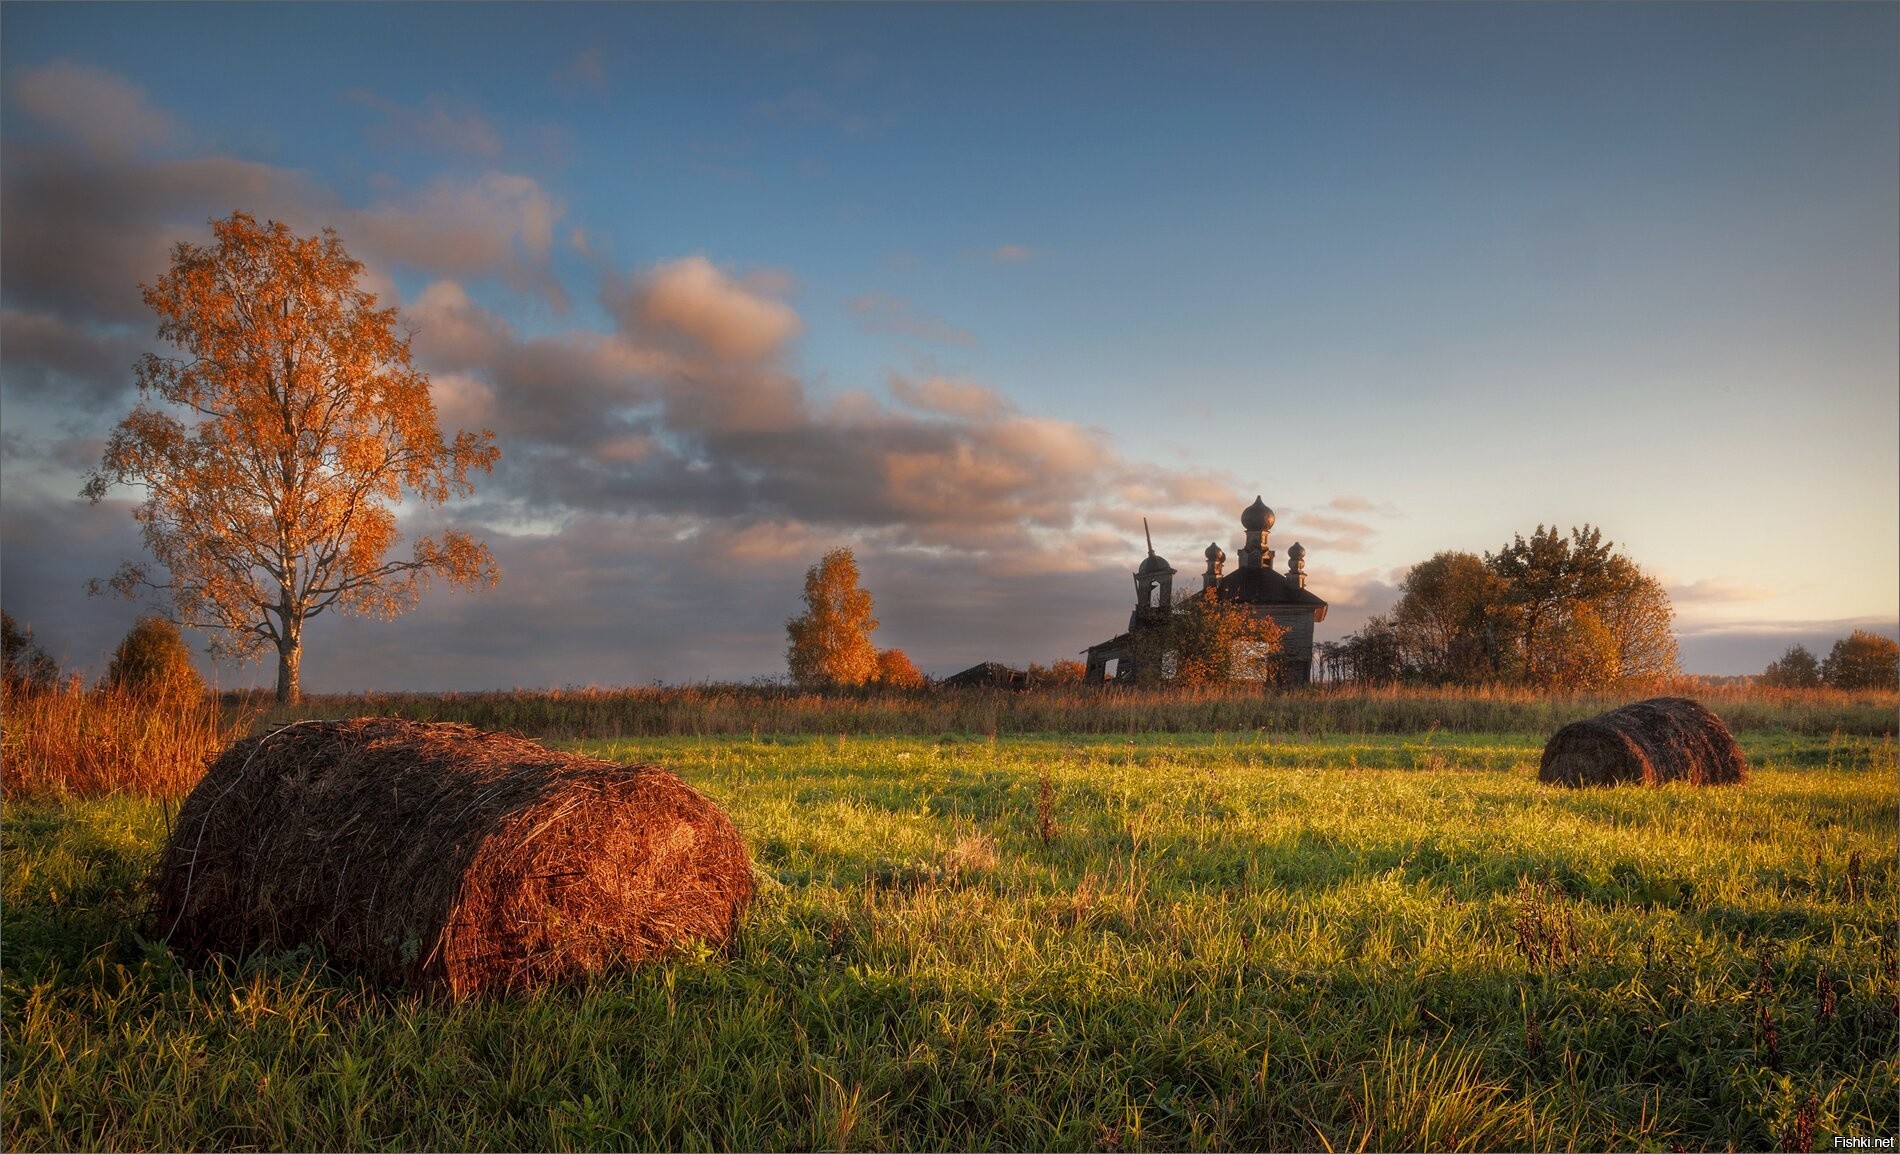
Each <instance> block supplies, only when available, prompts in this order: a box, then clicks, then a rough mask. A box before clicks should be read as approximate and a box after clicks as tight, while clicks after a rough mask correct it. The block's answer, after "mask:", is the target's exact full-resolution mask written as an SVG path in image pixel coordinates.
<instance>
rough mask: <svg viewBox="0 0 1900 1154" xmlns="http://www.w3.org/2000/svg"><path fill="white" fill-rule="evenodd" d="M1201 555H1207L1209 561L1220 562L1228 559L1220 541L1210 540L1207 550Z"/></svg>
mask: <svg viewBox="0 0 1900 1154" xmlns="http://www.w3.org/2000/svg"><path fill="white" fill-rule="evenodd" d="M1201 556H1203V557H1206V558H1207V559H1208V560H1209V561H1216V562H1219V561H1225V560H1227V554H1226V553H1225V552H1223V551H1222V549H1221V547H1220V542H1218V541H1210V542H1209V543H1208V546H1207V552H1205V553H1203V554H1201Z"/></svg>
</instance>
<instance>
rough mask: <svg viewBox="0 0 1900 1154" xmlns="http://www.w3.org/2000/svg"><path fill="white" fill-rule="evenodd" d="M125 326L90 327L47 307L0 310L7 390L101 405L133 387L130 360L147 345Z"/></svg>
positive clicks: (1, 342) (1, 370)
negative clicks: (34, 310) (31, 309)
mask: <svg viewBox="0 0 1900 1154" xmlns="http://www.w3.org/2000/svg"><path fill="white" fill-rule="evenodd" d="M147 343H148V342H147V341H145V340H144V339H143V338H142V337H141V336H140V335H139V334H138V333H136V332H134V331H130V330H128V329H126V328H124V327H121V326H117V325H111V326H103V327H100V326H89V325H82V324H77V323H74V322H72V321H68V320H66V319H65V318H63V317H61V316H59V315H57V314H55V313H50V312H22V311H20V310H18V309H6V310H5V311H3V312H0V348H3V349H5V350H6V360H5V362H4V365H3V366H0V372H4V380H5V382H6V387H7V389H8V390H10V391H11V390H19V391H20V392H21V393H23V394H26V395H39V396H49V397H62V398H69V399H71V400H73V401H75V402H77V403H79V404H82V405H85V406H89V407H91V406H104V405H107V404H108V403H110V402H112V401H115V400H117V399H118V398H119V397H121V396H123V395H124V394H126V393H127V392H129V391H130V390H131V388H132V382H133V373H132V368H133V364H134V362H136V361H137V359H138V357H139V354H140V353H142V352H144V351H145V349H146V347H147Z"/></svg>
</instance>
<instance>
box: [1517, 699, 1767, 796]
mask: <svg viewBox="0 0 1900 1154" xmlns="http://www.w3.org/2000/svg"><path fill="white" fill-rule="evenodd" d="M1537 780H1538V781H1541V782H1544V783H1546V784H1549V785H1567V786H1571V787H1573V788H1575V787H1578V786H1585V785H1620V784H1623V783H1625V782H1642V783H1643V784H1645V785H1661V784H1663V783H1664V782H1670V781H1684V782H1688V783H1689V784H1690V785H1740V784H1741V783H1743V782H1745V781H1747V780H1748V762H1747V761H1746V760H1745V759H1744V758H1743V757H1742V747H1741V746H1739V745H1737V744H1736V743H1735V735H1734V734H1732V733H1730V732H1729V729H1728V726H1726V725H1724V724H1723V723H1722V719H1721V718H1719V717H1717V716H1716V715H1715V714H1713V713H1710V712H1709V711H1708V710H1707V709H1705V708H1703V707H1702V705H1701V703H1699V702H1695V701H1691V700H1689V699H1688V698H1686V697H1652V698H1650V699H1649V700H1648V701H1638V702H1635V703H1634V704H1631V705H1625V706H1623V707H1622V708H1621V709H1612V710H1610V711H1609V712H1608V713H1600V714H1598V715H1597V716H1595V717H1591V718H1586V719H1584V720H1583V721H1575V722H1572V723H1570V724H1569V725H1566V726H1564V727H1563V728H1562V729H1560V730H1558V731H1557V732H1556V733H1554V734H1552V735H1551V738H1550V740H1549V741H1548V742H1546V743H1545V745H1544V759H1543V761H1542V762H1541V763H1540V764H1539V765H1538V767H1537Z"/></svg>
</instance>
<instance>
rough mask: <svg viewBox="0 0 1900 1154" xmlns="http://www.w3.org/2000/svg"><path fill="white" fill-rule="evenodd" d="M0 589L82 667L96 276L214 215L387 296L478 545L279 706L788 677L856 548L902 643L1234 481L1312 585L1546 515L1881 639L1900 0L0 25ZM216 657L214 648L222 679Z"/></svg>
mask: <svg viewBox="0 0 1900 1154" xmlns="http://www.w3.org/2000/svg"><path fill="white" fill-rule="evenodd" d="M0 32H3V33H4V35H3V36H0V69H3V70H4V78H3V79H4V84H5V96H6V100H5V104H4V112H3V113H0V116H3V117H4V119H3V120H0V131H3V132H4V147H5V150H6V156H5V164H4V172H3V175H0V178H3V179H4V180H5V182H6V187H5V189H4V199H3V200H0V213H4V220H3V221H0V228H3V229H4V235H5V236H6V238H7V245H6V247H5V249H4V250H0V260H3V261H4V267H3V269H0V271H3V273H4V275H3V276H0V298H3V300H0V303H3V304H4V309H5V321H6V326H7V331H6V333H5V334H4V335H5V338H6V339H5V342H4V361H0V387H3V388H4V394H3V397H4V417H5V437H6V439H5V443H4V454H3V455H0V473H3V474H4V480H5V485H4V494H3V495H0V518H3V519H4V520H3V521H0V524H3V525H4V529H5V538H4V550H3V551H0V595H4V598H5V602H6V605H7V607H8V609H9V611H10V612H12V613H14V614H15V615H16V616H20V617H24V618H26V619H27V620H30V621H31V622H32V623H33V625H34V626H35V628H36V629H37V630H38V632H39V635H40V636H41V638H42V639H43V640H45V641H46V642H48V643H49V644H51V645H52V646H53V647H54V648H55V649H56V650H58V651H62V652H63V654H64V655H65V656H67V657H68V658H69V660H71V661H73V662H75V663H77V664H80V665H96V664H98V658H99V654H100V653H101V652H103V651H104V649H105V648H107V647H108V646H109V645H110V644H111V643H112V641H113V640H114V639H115V638H116V637H117V635H118V634H119V633H120V632H122V631H123V628H124V627H125V624H126V622H127V621H128V620H129V616H130V614H131V612H132V610H131V609H130V607H125V606H118V605H112V604H109V603H102V602H98V601H88V600H87V599H86V598H85V597H84V595H83V592H82V591H80V590H79V588H78V585H79V583H80V582H81V581H82V580H83V578H84V577H85V576H90V575H96V574H98V573H103V572H109V571H110V569H111V568H112V567H113V565H114V563H115V562H116V560H117V558H118V557H119V556H121V555H130V554H132V553H134V552H136V549H137V542H136V538H134V537H133V536H132V535H131V533H130V529H129V518H127V516H126V509H125V506H124V505H123V504H122V503H121V504H107V505H102V506H99V507H96V508H94V507H88V506H85V505H84V504H83V503H82V502H79V501H78V500H77V498H76V496H75V494H76V492H77V489H78V485H79V481H80V479H81V476H82V474H83V471H84V467H85V464H86V463H87V462H88V461H94V460H96V459H97V454H98V447H99V444H100V439H101V438H102V437H103V435H104V434H105V433H106V432H107V431H108V430H109V428H110V426H111V424H112V422H113V421H114V420H116V419H117V417H118V416H121V415H123V413H124V411H126V410H127V409H128V408H129V407H130V404H131V401H132V394H131V391H130V387H129V386H130V373H129V364H130V360H131V358H132V357H134V356H136V355H137V353H138V352H140V351H143V349H145V348H147V347H151V346H150V330H151V324H150V321H149V318H147V317H144V316H142V315H141V311H140V306H139V304H138V298H137V292H136V285H137V284H138V283H139V282H141V281H145V280H150V279H151V278H153V277H155V276H156V275H157V274H158V272H159V271H161V270H162V267H163V259H164V252H165V249H166V246H167V245H168V244H169V243H170V242H171V241H174V240H177V239H192V240H202V239H203V238H204V237H205V236H206V235H207V230H206V228H205V224H204V222H205V221H206V219H208V218H209V217H212V216H222V215H224V214H226V213H228V212H230V211H232V210H233V209H239V208H242V209H246V210H248V211H251V212H253V213H256V214H257V215H259V216H276V217H278V218H280V219H284V220H286V221H289V222H290V223H292V224H293V226H295V227H297V228H299V229H302V230H312V229H315V228H318V227H322V226H324V225H330V226H334V227H336V228H337V229H338V230H339V232H340V233H341V234H342V236H343V239H344V242H345V243H346V245H348V246H349V247H350V249H351V251H352V253H354V254H355V255H357V256H359V257H361V258H362V259H364V260H365V262H366V263H367V264H368V265H369V267H370V273H369V275H370V277H371V280H372V283H373V284H374V285H375V287H377V288H378V290H379V291H381V292H383V293H384V295H385V296H387V297H389V298H390V299H392V300H394V301H395V302H396V303H399V304H400V305H401V306H402V307H403V310H404V314H405V316H407V317H409V318H410V319H411V320H412V321H414V322H416V323H417V324H418V325H419V328H420V335H419V336H418V338H417V346H416V347H417V353H418V360H419V362H420V363H421V364H422V365H423V367H425V368H427V369H429V370H430V371H431V373H432V375H433V376H434V377H435V379H436V382H437V388H438V403H439V406H440V408H441V410H442V412H443V415H444V419H445V421H447V422H453V421H455V420H457V419H465V421H464V423H482V424H487V425H489V426H490V427H493V428H494V429H495V432H496V434H497V439H498V442H499V443H500V445H501V446H502V449H503V453H504V460H503V465H502V467H501V469H499V470H498V471H497V473H496V475H495V477H494V478H493V479H492V481H491V482H490V483H489V484H488V485H487V486H486V487H485V488H484V490H483V492H482V494H481V495H480V496H479V497H478V499H477V500H476V501H475V502H473V503H471V504H469V505H466V506H462V507H459V508H458V507H450V508H449V509H447V510H444V511H440V512H426V511H424V512H418V514H417V516H416V519H415V523H416V525H417V526H418V527H423V526H425V525H428V524H434V523H436V522H438V521H441V520H443V519H445V518H446V519H448V520H451V521H453V522H454V523H457V524H460V525H464V526H467V527H473V528H477V529H479V530H481V531H483V532H484V535H485V536H487V537H488V539H489V540H490V541H491V544H493V545H494V546H495V548H496V552H497V555H498V556H499V557H500V559H501V561H502V564H503V567H504V578H503V583H502V585H501V586H500V587H499V588H498V589H496V590H495V591H493V592H491V593H485V594H481V595H475V596H471V595H463V594H455V595H438V596H436V597H435V598H433V599H431V600H430V601H427V602H425V604H424V606H423V607H422V608H421V609H420V610H418V611H417V612H416V613H415V614H413V615H411V616H410V617H407V618H404V619H402V620H400V621H398V622H396V623H394V624H382V623H373V624H372V623H361V622H352V621H349V620H343V621H330V620H323V621H321V622H320V623H318V624H317V625H315V626H313V629H312V631H311V634H310V655H309V658H308V659H307V662H306V678H307V680H308V684H310V685H311V687H313V688H318V689H326V688H328V689H357V688H369V687H384V688H396V687H418V688H448V687H482V686H491V685H509V684H523V685H538V684H561V683H564V682H603V683H608V682H626V681H645V680H649V679H653V678H662V679H665V680H669V681H672V680H685V679H695V678H702V677H719V678H724V677H737V678H744V677H749V676H754V675H765V674H772V673H776V672H778V671H780V670H781V669H782V650H783V630H782V623H783V620H784V618H785V617H787V616H789V615H791V614H792V613H794V612H796V611H797V609H798V604H797V591H798V587H799V583H800V579H801V578H802V574H803V571H804V568H805V567H806V566H807V565H809V564H811V563H812V562H813V561H815V560H816V559H817V557H818V555H819V554H821V553H822V552H823V551H824V549H825V548H827V547H829V546H831V545H835V544H850V545H852V546H853V547H854V548H855V549H857V551H858V553H859V556H860V559H861V561H862V562H863V565H864V569H865V573H866V579H867V585H868V586H869V587H870V588H871V590H872V592H873V594H874V595H875V596H876V598H877V602H878V605H879V608H880V616H881V618H882V619H883V621H884V627H883V629H882V630H881V631H880V633H879V635H878V640H879V641H880V643H882V644H886V645H902V646H903V647H905V648H906V649H907V650H908V651H909V652H910V653H911V654H912V656H913V657H914V658H916V659H917V660H918V662H919V664H920V665H922V666H923V667H925V668H926V669H929V670H933V671H935V672H940V673H941V672H948V671H952V670H954V669H957V668H960V667H962V666H964V665H967V664H970V663H972V662H974V661H977V660H983V659H987V658H996V659H1002V660H1009V661H1017V662H1021V661H1028V660H1032V659H1034V660H1041V661H1048V660H1052V659H1054V658H1056V657H1060V656H1066V655H1070V654H1072V653H1073V652H1074V651H1076V650H1078V649H1080V648H1082V647H1083V646H1085V645H1087V644H1089V643H1091V642H1094V641H1097V640H1100V639H1102V638H1103V637H1106V636H1108V635H1109V634H1111V633H1113V632H1114V631H1115V629H1116V626H1117V622H1118V620H1119V619H1120V618H1121V617H1122V615H1124V614H1125V612H1126V608H1125V602H1127V601H1128V600H1129V597H1130V593H1131V591H1130V588H1129V582H1128V576H1127V574H1128V572H1129V570H1131V569H1132V567H1133V565H1134V564H1135V562H1136V561H1137V560H1138V559H1139V557H1140V545H1139V541H1140V519H1141V518H1142V517H1143V516H1147V517H1148V518H1149V519H1150V520H1151V521H1152V522H1153V523H1154V525H1155V528H1156V545H1157V547H1158V548H1160V549H1161V550H1162V552H1163V553H1165V554H1168V555H1170V556H1171V557H1172V558H1173V559H1174V561H1175V564H1176V566H1177V567H1178V568H1180V569H1182V570H1183V571H1184V572H1193V571H1197V570H1198V556H1199V552H1200V550H1201V549H1202V548H1204V547H1205V544H1206V542H1207V541H1208V540H1209V539H1210V538H1217V539H1219V540H1220V541H1221V542H1222V543H1223V544H1224V545H1226V546H1227V547H1228V548H1229V550H1230V552H1231V550H1232V547H1233V545H1234V543H1235V541H1236V540H1237V536H1238V529H1239V526H1238V523H1237V520H1236V517H1237V514H1238V511H1239V509H1240V508H1241V507H1242V506H1243V505H1245V504H1246V503H1247V502H1248V501H1249V500H1251V499H1252V497H1253V495H1254V494H1255V493H1259V494H1262V495H1263V496H1265V498H1266V500H1267V502H1268V503H1269V504H1271V505H1273V506H1274V507H1275V508H1276V510H1277V511H1278V513H1279V522H1278V528H1277V529H1276V531H1275V534H1274V536H1275V541H1276V543H1277V544H1278V545H1279V546H1280V547H1281V548H1282V549H1284V548H1285V546H1286V545H1289V544H1291V543H1292V542H1293V541H1294V540H1300V541H1302V542H1303V543H1304V544H1305V545H1306V546H1307V548H1308V550H1309V563H1308V565H1309V570H1310V571H1311V573H1312V582H1311V583H1312V587H1313V588H1314V589H1315V591H1316V592H1318V593H1319V594H1320V595H1321V596H1323V597H1326V598H1327V599H1328V600H1330V601H1332V602H1333V605H1334V609H1333V612H1332V613H1331V614H1330V615H1329V617H1328V621H1327V623H1326V624H1325V625H1323V626H1322V627H1321V639H1326V638H1327V637H1329V636H1330V637H1338V636H1342V635H1343V634H1344V633H1346V632H1349V631H1350V630H1351V629H1353V628H1356V626H1357V624H1358V623H1359V622H1362V621H1363V620H1364V618H1365V616H1366V615H1367V614H1369V613H1372V612H1377V611H1380V610H1382V609H1384V608H1386V607H1387V606H1389V604H1390V603H1391V600H1392V597H1393V586H1394V585H1395V584H1396V582H1397V581H1398V580H1399V579H1400V577H1401V576H1402V574H1403V572H1404V570H1405V568H1406V567H1407V566H1409V565H1410V564H1412V563H1414V562H1416V561H1419V560H1423V559H1424V558H1426V557H1428V556H1430V555H1431V554H1432V553H1434V552H1436V551H1438V550H1441V549H1468V550H1473V551H1482V550H1485V549H1495V548H1497V547H1498V546H1499V545H1500V544H1502V543H1504V542H1506V541H1508V540H1509V539H1510V537H1511V535H1512V534H1513V533H1519V532H1522V533H1528V532H1529V531H1530V530H1531V529H1532V528H1533V527H1534V526H1535V525H1537V524H1538V523H1540V522H1542V523H1550V522H1556V523H1558V524H1560V525H1564V526H1569V525H1573V524H1578V523H1581V522H1584V521H1589V522H1592V523H1595V524H1597V525H1600V526H1602V527H1603V528H1604V530H1605V531H1606V533H1607V534H1608V535H1609V536H1610V537H1611V538H1613V539H1615V540H1616V541H1618V542H1619V543H1621V544H1622V545H1623V547H1624V548H1625V549H1626V550H1627V551H1628V552H1629V553H1630V554H1631V555H1632V556H1633V557H1635V558H1636V560H1638V561H1639V562H1640V563H1642V564H1643V565H1644V566H1646V567H1647V568H1649V569H1650V570H1651V571H1652V572H1654V573H1656V574H1657V575H1658V576H1659V577H1660V578H1662V579H1663V580H1664V582H1665V583H1666V584H1667V585H1668V586H1669V587H1670V588H1671V590H1672V593H1673V595H1674V597H1675V602H1676V607H1677V611H1678V615H1679V627H1680V631H1681V633H1682V635H1683V652H1684V658H1685V664H1686V665H1687V667H1688V668H1689V669H1691V670H1692V671H1700V672H1722V673H1726V672H1752V671H1757V670H1759V669H1760V667H1761V666H1762V665H1763V664H1764V663H1765V662H1766V661H1767V660H1768V659H1770V658H1772V657H1774V656H1776V655H1777V654H1778V653H1779V652H1780V651H1781V650H1782V649H1783V648H1785V647H1786V645H1787V644H1789V643H1790V642H1791V641H1794V640H1802V641H1805V642H1807V643H1808V644H1810V645H1811V646H1815V645H1825V644H1826V643H1827V642H1828V641H1830V640H1831V639H1832V638H1833V637H1837V636H1840V635H1843V634H1844V633H1845V632H1846V631H1847V629H1849V628H1851V627H1854V626H1856V625H1871V626H1874V627H1878V628H1882V629H1883V630H1885V631H1888V632H1893V631H1894V622H1895V617H1896V606H1897V605H1900V560H1897V557H1900V538H1897V536H1896V528H1895V526H1896V524H1897V523H1900V508H1896V505H1900V499H1897V491H1900V480H1897V478H1900V402H1897V396H1900V385H1897V384H1896V379H1897V377H1900V321H1897V320H1896V318H1897V317H1900V286H1897V284H1896V278H1897V274H1896V269H1900V226H1897V225H1896V219H1897V217H1896V212H1895V205H1896V204H1900V113H1897V112H1896V109H1897V108H1900V67H1897V64H1896V49H1895V44H1896V43H1900V8H1896V7H1895V6H1893V5H1846V4H1838V5H1806V4H1802V5H1793V4H1790V5H1781V4H1748V5H1726V4H1697V5H1640V6H1633V5H1595V4H1581V5H1564V4H1538V5H1522V6H1516V5H1470V6H1466V5H1456V4H1443V5H1382V4H1363V5H1325V4H1312V5H1277V4H1276V5H1240V4H1235V5H1172V6H1158V5H1155V6H1151V5H1132V4H1131V5H1108V6H1094V5H1026V6H1018V5H1000V4H999V5H967V6H966V5H902V6H898V5H835V6H833V5H814V6H802V5H774V6H766V7H757V6H749V5H709V6H669V5H612V4H587V5H573V6H562V5H537V6H517V5H507V4H484V5H470V6H458V5H415V6H407V5H379V6H359V5H350V6H340V5H289V4H285V5H255V6H252V5H245V6H234V5H203V6H179V5H168V4H149V5H131V6H120V5H9V6H7V7H6V8H4V10H0ZM219 676H220V677H221V679H223V680H225V681H226V682H227V683H230V682H235V681H239V680H243V679H245V678H246V677H248V676H250V674H249V673H248V672H246V671H241V670H235V669H225V670H220V671H219Z"/></svg>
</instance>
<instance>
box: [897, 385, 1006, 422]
mask: <svg viewBox="0 0 1900 1154" xmlns="http://www.w3.org/2000/svg"><path fill="white" fill-rule="evenodd" d="M889 385H890V390H891V396H893V397H895V398H896V399H897V401H898V403H899V404H902V405H907V406H909V407H910V408H913V409H918V410H921V411H923V412H928V413H946V414H948V415H950V416H953V417H968V418H971V419H977V420H983V419H990V418H994V417H999V416H1002V415H1003V414H1005V413H1009V412H1012V411H1014V409H1015V406H1014V405H1011V404H1010V403H1009V402H1008V401H1006V400H1004V399H1003V397H1002V396H1001V395H1000V394H998V393H997V391H996V390H995V389H992V388H990V387H989V386H988V385H985V384H981V383H979V382H977V381H969V380H963V379H961V378H958V377H927V378H925V379H924V380H921V381H913V380H911V379H910V378H909V377H906V376H904V375H902V374H901V373H892V374H891V375H890V381H889Z"/></svg>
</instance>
